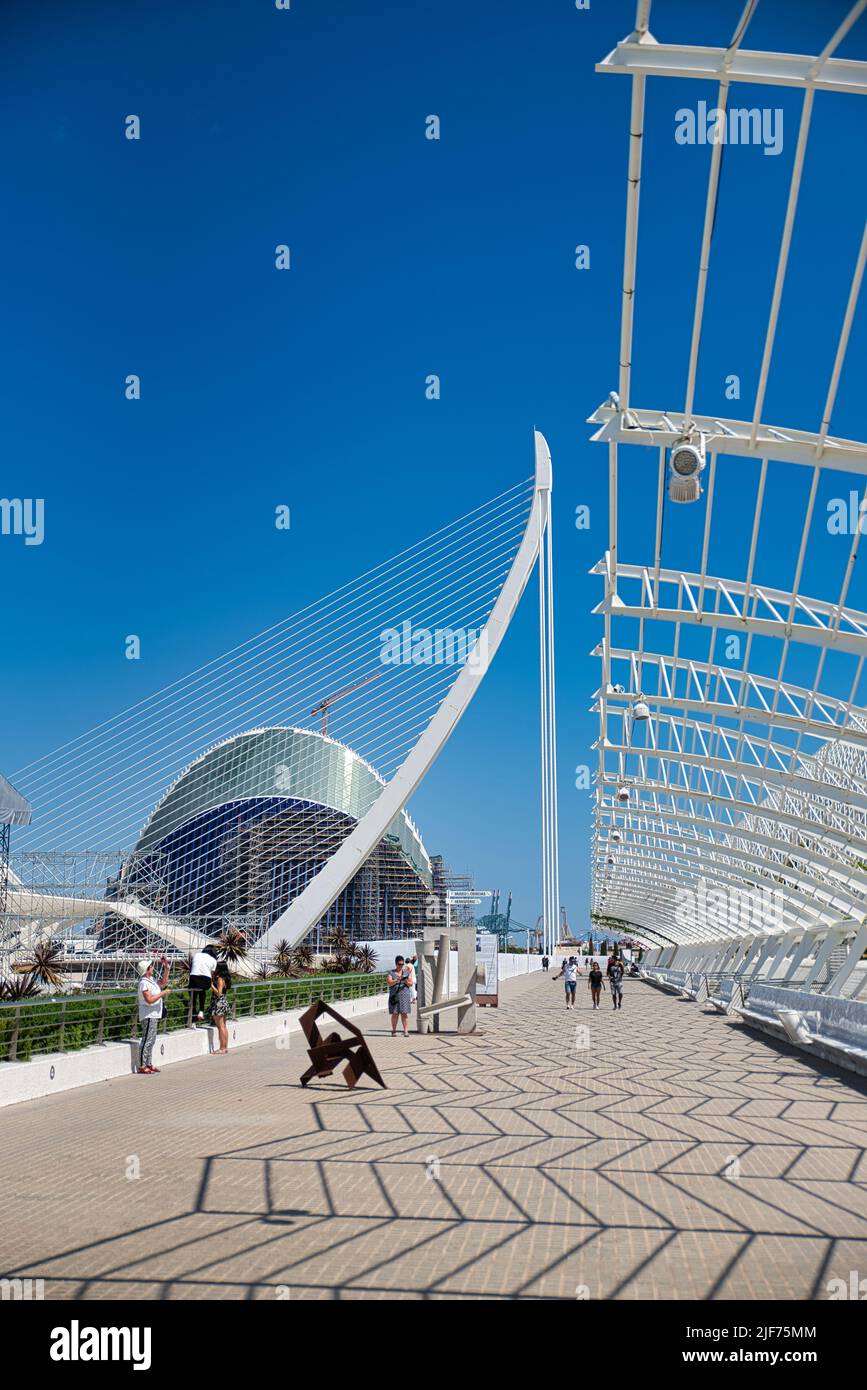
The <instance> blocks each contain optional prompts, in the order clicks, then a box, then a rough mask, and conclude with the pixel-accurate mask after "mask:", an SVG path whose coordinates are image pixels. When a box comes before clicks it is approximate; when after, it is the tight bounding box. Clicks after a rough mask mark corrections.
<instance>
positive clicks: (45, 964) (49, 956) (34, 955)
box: [15, 941, 63, 989]
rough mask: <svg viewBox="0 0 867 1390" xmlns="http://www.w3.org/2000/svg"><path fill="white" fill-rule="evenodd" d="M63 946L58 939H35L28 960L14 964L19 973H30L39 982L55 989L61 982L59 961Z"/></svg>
mask: <svg viewBox="0 0 867 1390" xmlns="http://www.w3.org/2000/svg"><path fill="white" fill-rule="evenodd" d="M62 955H63V947H62V946H61V945H60V942H58V941H37V943H36V945H35V946H34V947H33V950H32V951H31V953H30V960H27V961H22V962H21V963H20V964H16V966H15V969H16V970H17V971H18V973H19V974H21V975H31V976H32V977H33V979H34V980H36V981H37V982H38V983H39V984H43V985H48V986H49V988H51V989H56V988H57V987H58V985H60V984H62V982H63V975H62V973H61V970H60V961H61V958H62Z"/></svg>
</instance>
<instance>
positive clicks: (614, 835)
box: [611, 830, 623, 845]
mask: <svg viewBox="0 0 867 1390" xmlns="http://www.w3.org/2000/svg"><path fill="white" fill-rule="evenodd" d="M611 838H612V840H613V841H614V843H615V845H619V844H620V841H621V840H622V839H623V836H622V835H621V833H620V831H619V830H612V832H611Z"/></svg>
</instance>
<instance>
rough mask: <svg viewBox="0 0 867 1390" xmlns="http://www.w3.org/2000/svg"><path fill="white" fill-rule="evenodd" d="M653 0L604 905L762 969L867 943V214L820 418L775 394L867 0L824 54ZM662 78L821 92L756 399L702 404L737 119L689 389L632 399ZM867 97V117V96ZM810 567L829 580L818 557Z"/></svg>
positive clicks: (607, 738) (716, 186) (629, 199)
mask: <svg viewBox="0 0 867 1390" xmlns="http://www.w3.org/2000/svg"><path fill="white" fill-rule="evenodd" d="M650 8H651V6H650V0H639V3H638V6H637V14H636V25H635V31H634V32H633V33H632V34H631V35H630V36H629V37H628V38H627V39H625V40H624V41H623V42H622V43H620V44H618V45H617V47H616V48H615V49H614V50H613V52H612V53H611V54H609V55H608V57H607V58H606V59H605V60H604V61H603V62H602V63H600V64H599V66H598V68H597V71H599V72H602V73H606V74H610V73H615V74H616V73H619V74H622V75H624V74H625V75H627V76H628V77H629V78H630V82H631V88H632V101H631V109H630V117H629V120H630V124H629V157H628V172H627V192H626V230H625V251H624V270H623V285H622V289H623V298H622V312H621V336H620V367H619V377H618V391H617V392H612V393H611V396H610V397H609V399H608V401H606V402H605V403H603V405H601V406H600V407H599V408H598V409H597V410H596V411H595V412H594V413H593V415H591V417H590V421H589V423H591V424H592V425H594V426H595V427H596V429H595V432H594V434H593V436H592V437H593V440H594V441H595V442H598V443H602V444H605V445H607V449H608V471H609V535H608V546H607V550H606V552H605V554H604V556H603V557H602V558H601V559H600V560H599V562H598V563H597V564H596V565H595V566H594V568H593V570H592V571H591V573H593V574H595V575H596V576H598V577H599V578H600V579H601V580H602V585H603V592H602V596H601V601H600V603H599V604H598V606H597V608H596V609H595V610H594V611H595V612H596V614H597V615H598V616H599V617H600V619H601V620H602V623H603V634H602V640H601V641H600V643H599V645H598V646H597V647H596V649H595V653H594V654H595V655H597V656H598V657H599V658H600V662H601V673H602V679H601V682H600V685H599V687H598V689H597V691H596V693H595V696H594V708H595V709H596V711H597V712H598V716H599V737H598V739H597V742H596V745H595V747H596V751H597V756H598V771H597V776H596V785H595V793H594V796H595V808H594V825H593V844H592V910H593V913H594V915H595V917H596V919H597V920H598V921H600V922H614V923H619V924H620V925H622V926H623V927H624V928H625V929H626V930H628V931H631V932H632V933H633V934H634V935H635V936H636V937H638V939H640V940H645V941H646V942H648V943H653V950H654V954H655V958H656V959H657V960H659V959H662V958H663V956H665V957H666V964H670V963H671V960H672V959H673V958H677V959H678V960H679V961H684V960H700V961H703V962H705V964H707V963H708V962H710V961H714V962H716V963H717V964H719V962H720V961H721V960H731V959H734V958H739V959H741V960H742V961H743V960H749V961H750V962H752V961H753V960H755V961H756V962H757V964H756V966H755V968H756V969H760V968H768V967H771V968H776V967H777V966H782V964H783V962H784V961H786V962H787V963H788V962H789V960H790V957H791V958H793V959H794V957H795V956H797V955H798V953H799V952H804V951H806V950H807V949H808V945H809V942H811V941H813V942H815V941H819V940H822V941H823V942H824V944H823V946H822V948H821V952H820V955H821V957H822V960H823V961H825V959H826V957H829V956H830V952H831V951H832V948H833V946H834V945H835V943H838V942H841V941H849V942H850V943H851V947H852V951H853V952H854V953H855V954H860V952H861V950H862V949H863V947H864V945H865V942H867V704H865V700H867V687H865V684H864V674H865V673H864V662H865V657H867V612H865V611H863V609H860V608H858V607H857V606H856V603H855V587H857V581H858V578H859V572H858V569H857V561H858V556H859V551H860V542H861V535H862V524H861V522H862V518H864V516H865V511H867V445H865V444H864V443H861V442H859V441H857V440H850V439H843V438H838V437H834V436H832V435H831V433H830V426H831V420H832V415H833V412H834V407H835V404H836V401H837V396H838V390H839V387H840V384H841V381H842V380H844V379H845V377H844V367H845V360H846V354H847V349H848V347H849V343H850V336H851V331H852V327H853V323H854V321H855V316H856V310H857V304H858V298H859V293H860V290H861V286H862V281H863V276H864V270H865V265H867V220H865V222H864V227H863V232H862V234H861V235H860V238H859V240H858V242H857V244H854V245H852V246H851V247H850V248H849V250H848V254H849V255H850V256H851V261H850V265H851V273H850V282H849V288H848V295H847V298H846V303H845V310H844V312H843V317H842V320H841V322H840V323H839V327H838V332H837V339H836V349H835V352H834V355H833V360H832V361H831V362H829V363H828V364H827V377H826V380H827V390H826V393H825V403H824V407H823V409H822V413H821V418H820V419H818V420H817V421H816V425H817V428H816V429H815V430H805V429H802V428H797V429H795V428H791V427H788V426H783V425H778V424H773V425H772V424H769V423H767V422H766V421H765V420H764V418H763V410H764V404H765V399H766V394H767V388H768V383H769V380H770V379H771V374H772V368H773V364H774V359H775V349H776V347H777V337H778V322H779V315H780V309H781V304H782V301H783V294H784V289H785V285H786V278H787V273H788V270H789V261H790V249H791V242H792V235H793V230H794V226H795V222H796V217H797V208H798V197H799V192H800V188H801V181H802V178H803V174H804V168H805V156H806V151H807V148H808V141H809V134H810V125H811V118H812V112H813V100H814V94H815V92H816V90H823V91H827V92H845V93H847V94H848V95H849V97H850V98H851V96H853V95H854V96H858V95H861V96H864V95H867V63H864V62H859V61H852V60H850V59H837V58H835V57H834V54H835V52H836V51H837V49H838V48H839V45H840V44H841V42H842V41H843V39H844V38H845V37H846V35H847V34H849V33H850V31H852V30H853V28H854V26H855V25H856V23H857V21H858V20H859V19H860V18H861V16H862V14H863V13H864V11H865V9H867V0H858V3H856V4H854V5H852V6H851V8H850V10H849V12H848V14H847V16H846V17H845V19H844V21H843V23H842V24H840V25H839V26H838V27H837V29H836V30H835V31H834V32H833V33H832V34H829V37H828V41H827V43H826V45H825V47H824V48H823V50H822V51H821V52H820V53H819V54H818V55H815V56H805V55H789V54H784V53H758V52H748V51H747V50H746V49H745V48H744V40H745V36H746V34H747V30H748V28H749V24H750V22H751V20H752V17H753V14H754V12H755V8H756V0H748V2H747V4H746V5H745V7H744V9H743V13H742V15H741V17H740V20H739V23H738V25H737V27H736V30H735V33H734V35H733V38H732V41H731V43H730V44H729V46H728V48H726V49H710V48H697V47H691V48H684V47H683V46H678V45H671V44H664V43H658V42H657V41H656V39H655V37H654V36H653V35H652V34H651V32H650V27H649V25H650ZM862 28H863V26H862ZM858 32H859V33H860V32H861V30H860V29H859V31H858ZM662 77H683V78H696V77H699V78H705V79H709V80H714V81H716V82H718V84H719V85H718V89H717V97H716V108H717V110H718V111H719V112H721V113H722V114H725V112H726V111H727V110H728V103H729V99H730V96H731V93H732V91H733V90H736V88H737V84H738V83H744V82H750V83H754V82H759V83H771V84H778V85H784V86H789V87H792V88H795V89H797V90H799V91H800V92H801V93H802V98H803V100H802V105H801V116H800V124H799V127H798V135H797V145H796V148H795V157H794V164H793V169H792V174H791V180H790V184H789V190H788V196H787V199H786V203H785V207H784V208H783V209H781V221H780V239H779V249H778V256H777V263H776V268H775V272H774V277H773V283H772V285H771V287H770V307H769V312H768V317H767V321H766V325H765V331H764V345H763V351H762V356H761V365H760V369H759V373H758V379H757V383H756V389H755V398H754V401H753V407H752V413H751V415H750V417H749V418H748V419H721V418H718V417H716V416H713V415H707V414H705V415H701V414H698V413H697V412H696V411H695V409H694V403H695V397H696V387H697V373H698V365H699V357H700V350H701V344H702V330H703V327H704V321H705V309H706V298H707V290H708V284H709V281H710V277H711V273H712V266H713V255H712V251H713V237H714V228H715V223H716V213H717V206H718V201H719V198H720V196H721V169H722V150H723V145H722V142H717V143H713V142H712V143H711V146H710V150H709V169H708V182H707V190H706V197H705V200H704V219H703V224H701V223H700V221H699V219H697V220H696V225H695V236H696V245H697V248H698V260H699V272H698V280H697V284H696V285H695V297H694V302H693V314H692V332H691V335H690V339H689V344H688V351H687V352H686V353H685V364H684V365H685V380H686V389H685V393H684V398H683V408H682V409H681V410H672V409H670V408H665V409H649V408H645V407H638V406H636V405H633V403H632V399H631V392H632V386H633V338H634V324H635V316H636V312H637V306H636V286H637V263H638V256H639V238H638V217H639V197H640V188H641V178H642V154H643V147H644V143H645V140H644V137H645V129H644V113H645V89H646V82H647V81H648V80H655V79H656V78H662ZM855 106H856V107H858V108H859V111H858V115H859V117H860V119H862V120H863V119H864V117H863V115H862V114H861V113H862V112H863V111H864V108H863V106H862V104H861V103H857V102H856V103H855ZM685 206H688V203H687V204H685ZM835 249H836V250H837V251H838V253H839V254H843V251H842V248H840V247H837V248H835ZM675 288H676V290H677V292H679V293H680V294H681V295H683V294H684V293H685V288H684V287H683V286H677V287H675ZM667 290H668V291H669V292H671V290H672V287H671V286H668V287H667ZM684 444H687V445H692V446H694V447H697V448H698V449H699V450H700V452H701V454H702V456H703V459H704V460H705V463H704V468H703V474H702V484H703V498H702V501H701V504H700V505H690V506H688V507H684V508H682V509H681V514H683V513H686V512H688V513H689V514H690V515H691V516H692V517H693V518H694V521H695V533H694V536H693V537H692V541H693V544H692V551H693V553H691V554H689V555H688V556H687V555H686V554H684V555H682V556H681V555H676V556H675V557H674V561H675V562H674V563H672V558H671V556H670V554H669V551H670V549H671V547H670V543H669V550H668V551H666V550H665V518H666V514H667V512H666V508H667V506H668V507H670V506H671V501H670V495H669V491H668V474H669V469H670V455H671V451H672V450H673V448H674V447H675V446H680V445H684ZM624 451H625V452H624ZM636 468H638V469H640V470H641V476H642V477H643V478H647V477H648V473H650V474H651V475H652V479H653V485H654V490H655V497H656V506H655V515H654V517H653V522H652V525H650V526H647V525H646V526H645V527H644V532H645V536H644V539H645V542H646V544H645V546H644V550H643V552H642V553H641V554H639V555H637V556H636V557H634V558H635V560H636V561H637V562H636V563H632V558H633V557H629V559H628V560H625V559H622V558H621V556H620V554H619V548H618V547H619V543H620V539H621V535H622V532H623V529H624V527H623V520H624V513H625V511H626V510H627V509H628V507H629V505H630V501H631V495H632V493H633V492H634V490H635V479H636V476H637V474H636ZM781 470H782V471H785V470H790V471H791V474H792V481H793V483H796V484H797V492H798V494H799V495H800V494H801V493H803V514H802V518H801V529H800V533H799V534H798V533H796V536H795V539H796V541H797V544H796V545H794V546H793V547H790V548H789V549H790V550H791V554H790V555H787V559H786V561H785V565H786V566H787V568H783V562H782V561H777V558H776V556H775V554H774V545H773V539H772V537H773V531H772V526H773V516H772V515H771V514H770V513H771V511H772V508H771V506H770V505H769V502H768V498H769V495H770V494H771V489H772V486H773V484H774V483H775V482H776V480H777V478H778V476H779V475H780V472H781ZM835 475H837V477H838V482H837V483H836V484H832V481H831V480H832V479H833V478H834V476H835ZM859 479H861V480H862V481H861V482H860V483H858V480H859ZM853 484H854V485H856V486H857V487H858V491H857V494H856V503H857V506H856V508H855V524H854V525H853V526H852V527H851V528H850V532H851V534H845V535H843V537H842V538H841V540H840V545H839V547H838V549H837V552H836V553H835V555H834V557H833V559H834V565H835V569H834V571H833V575H832V570H831V568H830V566H829V567H828V570H827V573H825V572H823V573H822V575H821V580H822V582H823V583H825V581H826V578H827V585H828V587H827V588H826V589H825V590H824V591H821V590H820V592H819V593H818V594H816V593H813V592H810V589H809V588H808V587H807V586H806V585H805V583H804V580H805V574H806V573H807V572H808V570H809V569H810V560H811V558H812V555H813V553H814V551H813V549H812V548H811V547H812V546H813V545H814V544H815V542H816V538H817V534H818V533H820V532H821V527H822V522H823V520H824V516H823V511H822V507H823V500H824V497H825V493H826V492H827V491H828V488H829V487H830V486H832V485H834V486H838V487H839V490H840V491H841V493H843V494H844V495H848V492H849V490H850V489H851V487H852V486H853ZM727 488H728V489H729V490H731V489H732V488H739V489H742V490H743V493H744V497H745V498H746V499H748V501H747V502H746V503H745V517H744V525H745V528H746V534H747V536H748V547H747V548H746V551H745V557H744V560H743V569H742V570H741V572H740V573H735V574H734V575H725V574H720V573H717V572H715V570H714V566H713V563H712V557H714V556H718V555H719V553H720V551H721V550H722V549H727V550H728V551H729V552H730V551H731V547H725V546H721V545H720V535H719V529H720V526H721V525H722V522H721V521H720V522H718V524H717V526H716V528H715V521H716V520H717V518H718V517H719V516H720V506H721V503H720V501H719V499H720V497H724V496H725V490H726V489H727ZM753 489H755V491H754V492H753ZM795 491H796V490H795V488H794V487H793V489H792V495H793V496H794V495H795ZM753 497H754V498H755V501H754V507H753ZM696 500H697V499H696ZM746 506H750V508H751V509H752V511H753V515H750V512H749V511H747V510H746ZM715 508H716V510H715ZM769 529H770V532H771V540H770V541H769ZM863 529H867V520H865V525H864V528H863ZM633 544H634V541H633ZM678 559H679V560H680V563H679V564H678V563H677V560H678ZM811 583H812V586H813V587H814V588H815V585H816V578H815V574H814V575H813V576H812V580H811ZM861 591H862V593H863V585H861ZM745 904H746V906H747V908H748V911H747V912H746V914H745V912H744V906H745ZM661 943H662V944H661ZM664 943H670V945H669V946H666V945H665V944H664ZM763 943H764V944H763ZM775 943H776V945H775ZM786 953H788V954H786ZM772 957H773V959H772ZM787 968H788V964H787ZM849 968H850V969H851V966H850V967H849Z"/></svg>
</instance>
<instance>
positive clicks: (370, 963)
mask: <svg viewBox="0 0 867 1390" xmlns="http://www.w3.org/2000/svg"><path fill="white" fill-rule="evenodd" d="M352 954H353V956H354V958H355V968H356V970H360V971H361V973H362V975H372V974H373V972H374V970H375V969H376V962H377V960H378V956H377V954H376V952H375V951H374V949H373V947H372V946H356V947H355V949H354V950H353V952H352Z"/></svg>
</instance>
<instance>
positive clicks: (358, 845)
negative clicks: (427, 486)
mask: <svg viewBox="0 0 867 1390" xmlns="http://www.w3.org/2000/svg"><path fill="white" fill-rule="evenodd" d="M535 455H536V476H535V489H534V493H533V500H532V503H531V506H530V514H529V517H528V520H527V526H526V529H525V531H524V536H523V538H522V540H521V544H520V546H519V548H518V553H517V555H516V556H515V559H514V560H513V562H512V566H511V568H510V570H509V573H508V575H507V576H506V580H505V583H504V584H503V587H502V589H501V590H500V593H499V596H498V598H497V601H496V603H495V604H494V607H493V609H492V610H491V614H490V617H489V618H488V621H487V623H486V624H485V626H484V628H483V629H482V631H481V633H480V634H479V637H478V639H477V641H476V645H475V647H474V648H473V651H472V652H471V653H470V656H469V658H468V660H467V661H466V663H465V665H464V667H463V669H462V670H461V672H460V674H459V675H458V677H457V679H456V681H455V683H454V685H453V686H452V688H451V690H450V691H449V692H448V694H447V695H446V697H445V699H444V700H443V702H442V704H441V705H440V707H439V709H438V710H437V712H436V714H435V715H434V717H433V719H432V720H431V722H430V723H429V724H428V726H427V728H426V729H425V730H424V732H423V734H422V735H421V737H420V739H419V740H418V742H417V743H416V744H415V746H414V747H413V748H412V749H411V750H410V752H409V753H408V754H407V756H406V758H405V759H404V761H403V762H402V763H401V765H400V767H399V768H398V770H397V772H396V773H395V774H394V776H393V777H392V778H391V780H390V782H388V783H387V784H386V786H385V787H384V788H383V790H382V791H381V792H380V794H379V796H378V797H377V798H376V801H375V802H374V803H373V805H372V806H371V807H370V809H369V810H368V811H367V812H366V813H365V814H364V815H363V816H362V818H361V820H360V821H359V822H358V824H357V825H356V826H355V828H354V829H353V830H352V831H351V833H350V834H349V835H348V836H347V838H346V839H345V840H344V841H343V844H342V845H340V847H339V849H337V850H336V851H335V853H334V854H333V855H332V856H331V858H330V859H329V860H328V862H327V864H325V865H324V866H323V868H322V869H320V871H319V873H318V874H316V876H315V877H314V878H313V879H312V880H311V881H310V882H309V883H308V884H307V886H306V888H304V889H303V891H302V892H301V893H299V894H298V897H297V898H295V899H293V901H292V902H291V903H290V904H289V906H288V907H287V908H286V910H285V911H284V912H282V913H281V914H280V916H279V917H278V918H277V919H276V920H275V921H274V922H273V923H272V925H271V926H270V927H269V928H268V930H267V932H265V933H264V934H263V936H262V937H261V938H260V939H259V941H258V942H257V948H259V949H265V950H267V949H269V948H271V949H272V948H273V946H274V944H275V942H277V941H282V940H285V941H288V942H289V943H290V945H295V944H297V943H298V942H299V941H301V940H302V939H303V938H304V937H305V936H306V935H307V933H308V932H309V931H310V930H311V928H312V927H314V926H315V925H316V923H317V922H319V921H321V919H322V918H323V917H324V915H325V913H326V912H327V911H328V909H329V908H330V907H331V905H332V903H333V902H334V901H335V900H336V899H337V898H338V897H339V895H340V894H341V893H342V892H343V890H344V888H345V887H346V886H347V884H348V883H349V882H350V881H351V880H352V879H353V878H354V877H355V875H356V874H357V873H358V871H359V870H360V869H361V868H362V866H363V865H364V863H365V862H366V860H367V859H368V858H369V856H370V855H371V854H372V853H373V851H374V849H375V848H376V846H377V845H378V844H379V842H380V840H381V839H382V837H383V836H384V835H385V833H386V831H387V829H388V827H389V825H390V824H391V822H392V820H393V819H394V817H395V816H396V815H397V814H398V812H400V811H401V810H402V809H403V808H404V806H405V805H406V803H407V802H408V800H409V798H410V797H411V796H412V794H413V792H414V791H415V789H416V787H418V785H419V783H420V782H421V780H422V778H423V777H424V775H425V773H426V772H427V770H428V768H429V767H430V766H431V764H432V763H433V761H434V760H435V758H436V757H437V755H438V753H439V752H440V750H441V749H442V748H443V747H444V745H445V744H446V743H447V742H448V740H449V738H450V736H451V734H452V732H453V730H454V728H455V726H456V725H457V723H458V721H459V720H460V718H461V716H462V715H463V713H464V711H465V710H466V709H467V708H468V706H469V704H470V701H471V700H472V698H473V696H474V695H475V693H476V691H477V689H478V687H479V683H480V681H481V679H482V677H483V676H484V674H485V671H486V670H487V667H488V665H489V663H490V661H491V660H492V658H493V657H494V656H495V654H496V652H497V649H498V647H499V645H500V642H501V641H502V639H503V637H504V635H505V633H506V629H507V628H508V626H509V623H510V622H511V620H512V616H513V614H514V612H515V609H516V608H517V606H518V603H519V602H520V599H521V595H522V594H523V592H524V589H525V588H526V586H527V582H528V580H529V578H530V575H531V574H532V572H533V566H534V565H535V563H536V560H537V559H539V561H540V566H541V563H542V556H543V554H544V545H543V541H544V537H545V532H546V528H547V526H548V522H549V517H550V494H551V453H550V450H549V448H548V445H547V443H546V441H545V439H544V438H543V436H542V435H541V434H539V432H538V431H536V432H535ZM549 553H550V550H549ZM548 587H549V590H550V574H549V577H548ZM549 613H550V609H549ZM540 636H541V638H542V640H543V642H544V643H545V644H546V646H547V643H548V638H547V635H546V632H545V630H544V629H543V632H542V634H540ZM480 654H483V656H482V655H480ZM550 656H551V653H549V660H550ZM543 688H544V689H546V690H549V691H550V692H551V695H552V694H553V669H552V670H551V672H550V674H549V676H548V677H547V680H545V681H544V682H543ZM548 703H550V697H549V701H548ZM552 713H553V711H552ZM551 727H552V726H551V723H550V721H549V722H548V724H547V729H548V739H549V743H550V737H551V732H550V731H551ZM543 742H544V734H543ZM552 765H553V753H552V751H551V750H550V749H549V757H548V763H547V767H546V773H545V774H544V777H543V806H545V805H547V806H548V807H550V805H551V776H552ZM545 787H547V793H546V791H545V790H544V788H545ZM546 795H547V800H546ZM554 804H555V807H556V788H555V790H554ZM553 823H554V824H556V809H555V811H554V822H553ZM548 825H549V841H548V849H547V852H546V853H545V854H544V856H543V880H544V882H545V883H547V885H548V896H550V894H551V893H553V892H554V891H555V888H554V884H553V874H552V869H551V862H552V856H551V845H550V827H551V825H552V822H551V816H550V811H549V814H548ZM543 833H544V832H543ZM555 911H556V906H555ZM549 931H550V924H549Z"/></svg>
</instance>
